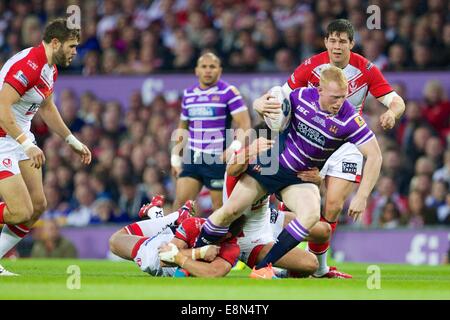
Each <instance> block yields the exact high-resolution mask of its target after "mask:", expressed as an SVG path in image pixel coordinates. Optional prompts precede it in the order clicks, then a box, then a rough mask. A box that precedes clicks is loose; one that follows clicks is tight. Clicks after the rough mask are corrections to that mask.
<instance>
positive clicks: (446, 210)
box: [437, 193, 450, 226]
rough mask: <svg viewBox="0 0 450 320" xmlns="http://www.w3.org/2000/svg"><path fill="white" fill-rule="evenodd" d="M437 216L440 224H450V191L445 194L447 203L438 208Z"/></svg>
mask: <svg viewBox="0 0 450 320" xmlns="http://www.w3.org/2000/svg"><path fill="white" fill-rule="evenodd" d="M437 217H438V220H439V223H440V224H443V225H446V226H450V193H447V194H446V195H445V203H444V204H442V205H440V206H439V207H438V208H437Z"/></svg>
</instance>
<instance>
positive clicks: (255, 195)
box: [196, 66, 381, 278]
mask: <svg viewBox="0 0 450 320" xmlns="http://www.w3.org/2000/svg"><path fill="white" fill-rule="evenodd" d="M347 94H348V82H347V79H346V78H345V76H344V74H343V72H342V70H341V69H339V68H337V67H334V66H332V67H328V68H327V69H324V70H322V74H321V78H320V86H319V88H301V89H296V90H294V91H292V93H291V94H290V95H289V97H286V98H289V100H287V103H289V104H290V105H291V106H292V108H291V110H292V112H291V114H290V115H289V118H288V119H289V121H288V122H287V125H288V126H287V129H285V130H286V133H285V134H286V141H285V145H284V148H283V149H282V150H283V151H282V152H281V153H280V154H279V155H277V156H276V159H277V160H278V161H279V167H278V171H277V172H276V173H275V174H272V175H267V174H264V173H265V172H264V171H263V170H262V169H263V168H265V167H267V164H264V163H261V162H260V161H259V158H258V159H257V163H256V164H250V165H249V166H248V168H247V170H246V172H245V174H244V175H243V176H242V177H241V179H240V180H239V182H238V183H237V185H236V187H235V188H234V190H233V192H232V194H231V196H230V198H229V200H228V201H227V202H226V203H225V204H224V205H223V206H222V208H220V209H219V210H216V211H215V212H214V213H213V214H212V215H211V216H210V217H209V218H208V221H207V222H206V223H205V226H204V227H203V228H202V233H201V235H200V236H199V238H198V240H197V242H196V246H197V247H201V246H204V245H208V244H213V243H215V242H217V241H218V240H219V239H221V237H223V236H224V235H225V234H226V233H227V232H228V226H229V225H230V223H231V222H232V221H234V220H235V219H237V218H238V217H240V216H241V214H242V212H243V211H244V210H245V208H247V207H248V206H250V205H251V204H252V203H253V202H254V201H256V200H257V199H259V198H261V197H262V196H263V195H265V194H266V193H267V192H270V193H275V194H277V195H278V196H279V197H280V198H281V200H282V201H283V202H284V203H285V204H286V205H287V206H288V207H289V208H290V209H291V210H292V211H293V212H294V213H295V215H296V219H295V220H293V221H292V222H290V223H289V225H288V226H287V227H286V228H285V229H284V230H283V231H282V232H281V234H280V235H279V236H278V239H277V240H278V241H277V242H276V243H275V245H274V246H273V247H272V249H271V250H270V251H269V253H268V254H267V256H266V257H265V258H264V259H263V260H262V261H261V262H260V263H258V264H257V266H256V271H260V270H262V271H261V273H263V272H265V271H267V275H270V274H273V273H271V272H270V270H265V269H267V267H268V266H269V265H270V264H271V263H274V262H276V261H278V260H279V259H280V258H281V257H282V256H284V255H285V254H286V253H287V252H289V251H290V250H291V249H292V248H294V247H296V246H297V245H298V244H299V243H300V242H301V241H303V240H304V239H305V238H306V237H308V235H309V233H310V231H311V229H312V228H313V227H314V225H315V224H316V223H317V222H318V221H319V219H320V192H319V188H318V187H317V185H315V184H313V183H306V182H305V181H303V180H302V179H300V178H298V176H297V174H298V173H299V172H300V171H305V170H308V169H311V168H314V167H317V168H321V167H322V166H323V165H324V164H325V162H326V160H327V159H328V158H329V157H330V156H331V154H332V153H333V152H334V151H335V150H337V149H338V148H339V147H340V146H341V145H342V144H343V143H345V142H351V143H353V144H355V145H356V146H357V147H358V149H359V150H360V151H361V153H362V154H363V155H364V157H365V158H366V164H365V167H364V174H363V177H362V180H361V184H360V186H359V188H358V192H357V194H356V196H355V197H354V198H353V200H352V202H351V204H350V207H349V214H350V216H351V217H353V218H354V219H357V218H358V217H359V216H360V214H361V213H362V212H363V211H364V210H365V207H366V204H367V198H368V196H369V195H370V192H371V191H372V189H373V187H374V185H375V183H376V180H377V178H378V175H379V172H380V168H381V152H380V148H379V146H378V143H377V141H376V139H375V136H374V134H373V132H372V131H371V130H370V129H369V127H368V126H367V124H366V123H365V122H364V120H363V119H362V118H361V117H360V116H359V115H358V114H357V113H356V112H355V110H354V107H353V106H352V105H351V104H350V103H349V102H348V101H346V100H345V98H346V96H347ZM283 129H284V128H283ZM270 165H272V164H270ZM267 278H268V276H267Z"/></svg>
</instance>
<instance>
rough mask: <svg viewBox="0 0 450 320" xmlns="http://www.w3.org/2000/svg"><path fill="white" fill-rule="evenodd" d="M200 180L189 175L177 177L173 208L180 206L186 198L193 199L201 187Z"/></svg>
mask: <svg viewBox="0 0 450 320" xmlns="http://www.w3.org/2000/svg"><path fill="white" fill-rule="evenodd" d="M202 186H203V184H202V182H201V181H200V180H197V179H195V178H191V177H181V178H178V179H177V185H176V200H175V201H176V202H177V204H176V205H175V204H174V206H175V207H176V208H175V209H178V207H180V206H182V205H183V204H184V203H185V202H186V201H187V200H193V199H195V198H196V197H197V195H198V194H199V192H200V190H201V189H202Z"/></svg>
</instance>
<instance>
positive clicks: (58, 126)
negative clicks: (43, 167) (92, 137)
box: [39, 94, 91, 165]
mask: <svg viewBox="0 0 450 320" xmlns="http://www.w3.org/2000/svg"><path fill="white" fill-rule="evenodd" d="M39 114H40V115H41V117H42V120H44V122H45V124H46V125H47V126H48V127H49V128H50V130H51V131H53V132H55V133H56V134H57V135H58V136H60V137H61V138H62V139H64V141H66V142H67V143H68V144H69V145H70V147H71V148H72V149H73V150H74V151H75V152H76V153H78V154H79V155H80V156H81V162H82V163H83V164H86V165H88V164H89V163H91V151H90V150H89V148H88V147H86V146H85V145H84V144H83V143H81V142H80V141H79V140H78V139H77V138H76V137H75V136H74V135H73V134H72V132H70V130H69V128H68V127H67V126H66V124H65V123H64V120H63V119H62V117H61V115H60V114H59V111H58V108H57V107H56V105H55V102H54V101H53V94H51V95H50V96H49V97H48V98H47V99H45V100H44V101H43V103H42V105H41V107H40V109H39Z"/></svg>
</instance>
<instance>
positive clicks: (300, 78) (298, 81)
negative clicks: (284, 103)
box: [287, 58, 313, 90]
mask: <svg viewBox="0 0 450 320" xmlns="http://www.w3.org/2000/svg"><path fill="white" fill-rule="evenodd" d="M312 70H313V64H312V63H311V58H309V59H306V60H305V61H303V63H302V64H301V65H299V66H298V67H297V69H295V71H294V72H293V73H292V74H291V76H290V77H289V79H288V81H287V83H288V85H289V87H290V88H291V89H292V90H294V89H297V88H301V87H307V86H308V79H309V77H310V76H311V72H312Z"/></svg>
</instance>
